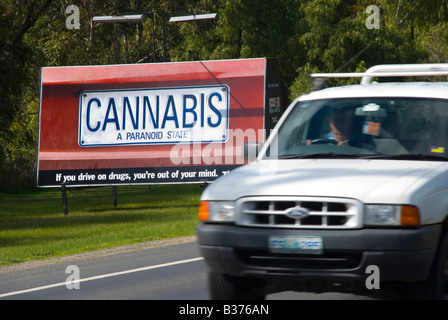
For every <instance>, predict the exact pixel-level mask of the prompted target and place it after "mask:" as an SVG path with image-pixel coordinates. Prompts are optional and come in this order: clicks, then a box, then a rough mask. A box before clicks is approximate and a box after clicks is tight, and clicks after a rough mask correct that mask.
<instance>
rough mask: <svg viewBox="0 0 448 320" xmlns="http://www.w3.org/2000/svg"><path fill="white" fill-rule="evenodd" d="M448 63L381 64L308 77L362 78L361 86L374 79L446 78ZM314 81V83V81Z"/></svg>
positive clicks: (312, 74)
mask: <svg viewBox="0 0 448 320" xmlns="http://www.w3.org/2000/svg"><path fill="white" fill-rule="evenodd" d="M447 75H448V63H422V64H383V65H377V66H373V67H371V68H369V69H367V70H366V71H365V72H351V73H311V74H310V77H311V78H315V79H316V80H317V79H320V81H321V82H322V78H356V77H358V78H362V79H361V84H369V83H372V78H375V77H421V76H447ZM316 80H315V81H316Z"/></svg>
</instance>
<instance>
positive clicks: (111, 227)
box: [0, 184, 202, 265]
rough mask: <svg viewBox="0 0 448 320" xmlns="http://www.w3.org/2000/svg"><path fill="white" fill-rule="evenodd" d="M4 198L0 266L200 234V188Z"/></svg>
mask: <svg viewBox="0 0 448 320" xmlns="http://www.w3.org/2000/svg"><path fill="white" fill-rule="evenodd" d="M117 189H118V205H117V206H116V207H114V206H113V196H112V188H111V187H98V188H90V189H69V190H68V191H67V198H68V211H69V212H68V215H67V216H65V215H64V214H63V208H62V196H61V193H60V191H59V190H57V189H38V190H33V191H21V192H14V193H0V265H11V264H14V263H20V262H25V261H29V260H37V259H47V258H51V257H58V256H64V255H70V254H75V253H81V252H87V251H93V250H99V249H105V248H111V247H115V246H120V245H127V244H134V243H139V242H145V241H151V240H159V239H167V238H174V237H183V236H190V235H194V234H195V227H196V225H197V222H198V220H197V207H198V203H199V197H200V195H201V193H202V189H201V188H200V186H199V185H196V184H192V185H157V186H152V188H151V191H149V188H148V186H119V187H118V188H117Z"/></svg>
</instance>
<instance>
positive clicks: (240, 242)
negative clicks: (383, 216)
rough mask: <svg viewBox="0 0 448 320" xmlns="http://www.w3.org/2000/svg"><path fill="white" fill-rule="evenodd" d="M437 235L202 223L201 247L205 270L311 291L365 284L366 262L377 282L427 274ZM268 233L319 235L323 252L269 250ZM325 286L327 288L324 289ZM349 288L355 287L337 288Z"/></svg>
mask: <svg viewBox="0 0 448 320" xmlns="http://www.w3.org/2000/svg"><path fill="white" fill-rule="evenodd" d="M440 234H441V227H440V226H439V225H431V226H424V227H420V228H416V229H356V230H318V229H316V230H298V229H295V230H291V229H270V228H247V227H238V226H234V225H220V224H208V223H200V224H199V225H198V227H197V235H198V242H199V247H200V251H201V253H202V255H203V256H204V259H205V261H206V262H207V264H208V266H209V268H210V269H211V270H212V271H214V272H218V273H224V274H229V275H233V276H238V277H253V278H263V279H265V280H267V281H269V282H271V283H275V284H278V285H281V286H286V287H290V288H289V289H295V287H298V288H299V289H301V290H303V288H304V287H305V288H308V289H309V291H329V290H328V286H329V287H331V288H334V289H335V290H337V291H356V290H357V289H356V288H358V287H364V288H365V282H366V279H367V277H368V276H369V275H370V274H369V273H367V272H366V270H367V267H368V266H370V265H374V266H377V267H378V268H379V276H380V281H381V283H383V282H391V281H393V282H395V281H406V282H415V281H420V280H424V279H426V278H427V276H428V274H429V272H430V269H431V266H432V262H433V260H434V256H435V254H436V251H437V246H438V242H439V238H440ZM271 235H281V236H315V237H322V239H323V244H324V250H323V251H324V252H323V254H322V255H302V254H282V253H280V254H278V253H277V254H273V253H271V252H269V249H268V239H269V236H271ZM322 286H324V287H325V286H326V288H322ZM341 287H353V290H350V289H348V290H339V289H342V288H341Z"/></svg>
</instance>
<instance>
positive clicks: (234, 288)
mask: <svg viewBox="0 0 448 320" xmlns="http://www.w3.org/2000/svg"><path fill="white" fill-rule="evenodd" d="M208 286H209V293H210V298H211V299H212V300H263V299H264V295H257V294H253V293H252V292H254V291H252V289H253V288H252V287H250V285H249V281H247V280H246V279H243V278H239V277H233V276H230V275H227V274H222V273H216V272H212V271H210V272H209V274H208Z"/></svg>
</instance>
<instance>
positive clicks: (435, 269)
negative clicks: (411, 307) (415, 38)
mask: <svg viewBox="0 0 448 320" xmlns="http://www.w3.org/2000/svg"><path fill="white" fill-rule="evenodd" d="M409 293H410V298H411V299H431V300H448V231H445V232H444V233H443V234H442V237H441V240H440V245H439V249H438V250H437V256H436V258H435V261H434V265H433V266H432V269H431V273H430V275H429V278H428V279H427V280H425V281H422V282H417V283H415V284H412V285H411V288H410V292H409Z"/></svg>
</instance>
